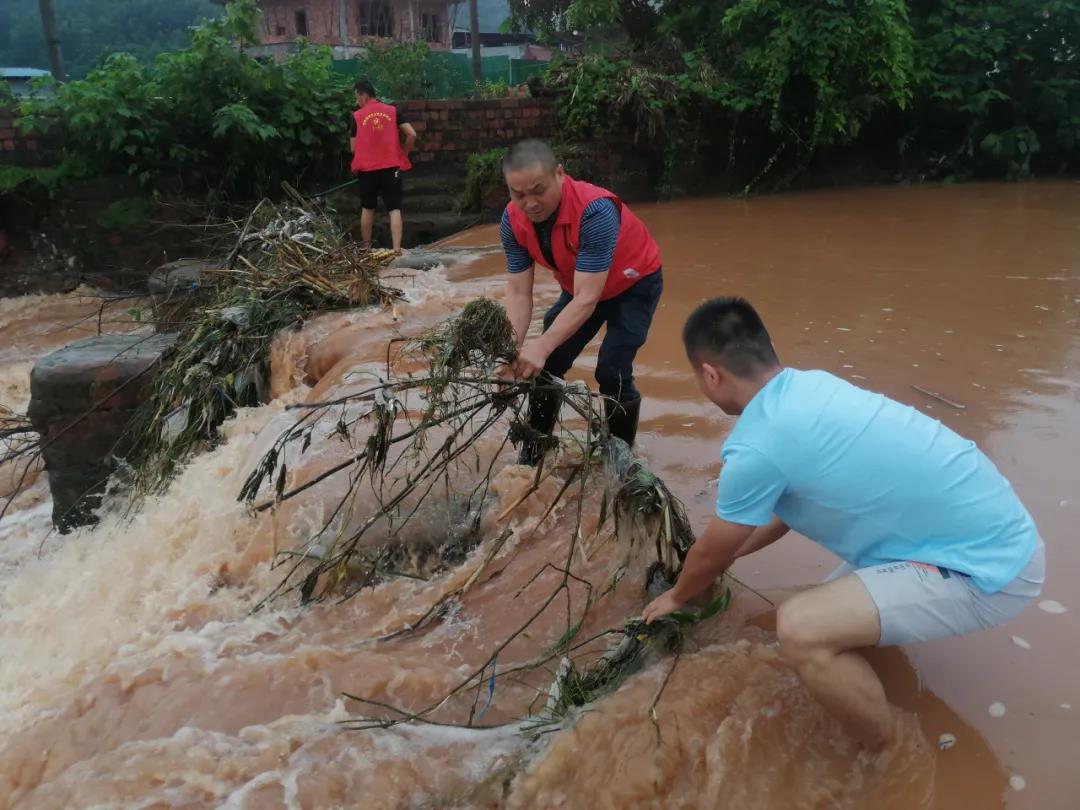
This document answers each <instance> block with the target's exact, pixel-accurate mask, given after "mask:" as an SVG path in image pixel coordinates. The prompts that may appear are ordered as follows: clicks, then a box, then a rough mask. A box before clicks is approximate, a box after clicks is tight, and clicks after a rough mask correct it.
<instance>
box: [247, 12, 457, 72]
mask: <svg viewBox="0 0 1080 810" xmlns="http://www.w3.org/2000/svg"><path fill="white" fill-rule="evenodd" d="M455 5H456V4H455V3H451V2H449V1H448V0H259V6H260V7H261V8H262V11H263V22H262V31H260V32H259V34H260V39H261V40H262V45H260V46H258V47H257V48H254V49H252V53H255V54H256V55H258V54H259V53H261V54H263V55H266V56H275V55H281V54H284V53H287V52H288V51H289V50H290V49H291V48H292V47H295V42H296V40H297V39H299V38H301V37H302V38H304V39H306V40H308V41H309V42H314V43H318V44H320V45H329V46H330V47H331V48H333V50H334V57H335V58H338V59H347V58H350V57H352V56H355V55H356V53H357V52H358V51H360V50H361V49H362V48H363V46H364V45H366V44H367V43H369V42H372V41H379V40H393V41H397V42H416V41H418V40H419V41H422V42H427V43H428V46H429V47H431V48H433V49H436V50H449V48H450V40H451V36H450V26H451V18H452V16H453V12H454V7H455Z"/></svg>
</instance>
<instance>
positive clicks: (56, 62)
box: [38, 0, 67, 82]
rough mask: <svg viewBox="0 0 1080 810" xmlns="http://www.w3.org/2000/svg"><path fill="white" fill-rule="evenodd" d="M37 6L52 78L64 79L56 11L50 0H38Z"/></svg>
mask: <svg viewBox="0 0 1080 810" xmlns="http://www.w3.org/2000/svg"><path fill="white" fill-rule="evenodd" d="M38 8H40V9H41V31H42V33H43V34H44V35H45V46H46V47H47V48H48V49H49V67H50V68H51V69H52V75H53V78H54V79H56V80H57V81H58V82H62V81H64V79H65V78H67V77H66V75H65V74H64V55H63V53H61V51H60V36H59V34H58V33H57V31H56V13H55V12H54V11H53V4H52V0H38Z"/></svg>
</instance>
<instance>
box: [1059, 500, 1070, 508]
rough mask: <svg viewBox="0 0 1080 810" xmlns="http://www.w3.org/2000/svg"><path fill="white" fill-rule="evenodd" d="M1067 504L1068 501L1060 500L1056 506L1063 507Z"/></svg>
mask: <svg viewBox="0 0 1080 810" xmlns="http://www.w3.org/2000/svg"><path fill="white" fill-rule="evenodd" d="M1068 505H1069V502H1068V501H1061V502H1060V503H1059V504H1058V506H1060V507H1061V508H1062V509H1064V508H1065V507H1066V506H1068Z"/></svg>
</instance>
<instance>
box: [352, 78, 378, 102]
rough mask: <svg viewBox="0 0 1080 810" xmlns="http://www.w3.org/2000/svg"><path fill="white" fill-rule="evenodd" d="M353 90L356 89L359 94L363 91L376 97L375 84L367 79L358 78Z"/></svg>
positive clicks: (366, 94)
mask: <svg viewBox="0 0 1080 810" xmlns="http://www.w3.org/2000/svg"><path fill="white" fill-rule="evenodd" d="M353 90H355V91H356V94H357V95H360V94H361V93H363V94H364V95H365V96H371V97H372V98H375V85H373V84H372V83H371V82H369V81H368V80H367V79H357V80H356V83H355V84H354V85H353Z"/></svg>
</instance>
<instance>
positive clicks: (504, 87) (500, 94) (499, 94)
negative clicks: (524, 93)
mask: <svg viewBox="0 0 1080 810" xmlns="http://www.w3.org/2000/svg"><path fill="white" fill-rule="evenodd" d="M510 92H511V90H510V85H509V84H507V82H506V79H495V80H491V79H484V80H483V81H479V82H477V83H476V89H475V90H474V91H473V93H472V96H473V98H485V99H491V98H509V96H510Z"/></svg>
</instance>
